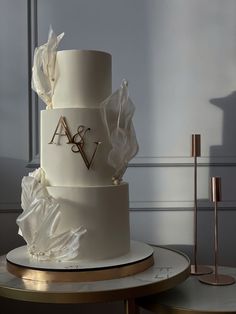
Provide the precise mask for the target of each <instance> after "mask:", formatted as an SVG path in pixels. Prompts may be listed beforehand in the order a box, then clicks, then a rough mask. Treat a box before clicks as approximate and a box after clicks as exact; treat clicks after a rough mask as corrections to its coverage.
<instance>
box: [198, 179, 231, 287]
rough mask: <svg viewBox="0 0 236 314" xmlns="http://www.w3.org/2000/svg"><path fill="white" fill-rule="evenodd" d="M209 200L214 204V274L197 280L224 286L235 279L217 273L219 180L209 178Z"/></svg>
mask: <svg viewBox="0 0 236 314" xmlns="http://www.w3.org/2000/svg"><path fill="white" fill-rule="evenodd" d="M211 200H212V202H214V264H215V265H214V273H213V274H210V275H204V276H200V277H199V280H200V281H201V282H203V283H206V284H209V285H214V286H226V285H232V284H233V283H235V279H234V278H233V277H231V276H228V275H221V274H219V273H218V251H219V245H218V208H217V203H218V202H220V201H221V178H220V177H212V178H211Z"/></svg>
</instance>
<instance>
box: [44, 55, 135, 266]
mask: <svg viewBox="0 0 236 314" xmlns="http://www.w3.org/2000/svg"><path fill="white" fill-rule="evenodd" d="M55 72H56V73H57V74H56V77H57V76H58V79H57V78H56V79H55V87H54V95H53V98H52V100H53V109H52V110H43V111H42V112H41V168H42V169H43V170H44V173H45V182H46V184H47V190H48V192H49V194H50V195H51V196H52V197H54V198H55V199H56V200H57V201H58V202H59V204H60V211H61V220H60V224H59V226H58V229H57V232H58V233H61V232H64V231H66V230H68V228H78V227H79V226H81V225H83V226H84V227H85V228H86V229H87V232H86V234H85V235H84V236H83V239H82V241H81V245H80V249H79V255H78V258H79V259H98V260H99V259H105V258H113V257H116V256H120V255H122V254H126V253H127V252H128V251H129V247H130V233H129V206H128V184H127V183H122V184H120V185H113V184H112V176H113V174H114V172H115V171H114V168H112V167H111V166H110V165H109V164H108V161H107V156H108V154H109V151H110V150H111V144H110V141H109V139H108V134H107V131H106V128H105V125H104V123H103V121H102V117H101V112H100V108H99V104H100V103H101V101H102V100H104V99H105V98H106V97H107V96H109V95H110V93H111V56H110V55H109V54H107V53H103V52H97V51H74V50H72V51H70V50H69V51H59V52H58V53H57V57H56V66H55ZM61 117H63V119H64V120H63V121H65V123H66V126H67V128H68V131H69V134H70V136H68V135H65V134H66V131H65V128H64V127H63V125H61V124H60V125H59V127H58V129H57V130H56V128H57V125H58V122H59V121H60V118H61ZM61 128H62V129H61ZM79 128H81V129H79ZM83 128H84V129H83ZM88 128H89V129H88ZM80 130H81V131H80ZM85 130H88V131H87V132H86V134H85V135H84V137H83V134H84V132H85ZM55 131H56V133H57V134H55ZM76 134H77V135H76ZM75 135H76V136H77V137H78V139H77V138H76V137H75V138H74V141H77V140H78V141H81V138H82V137H83V141H84V144H83V150H84V152H85V154H86V157H85V158H87V160H88V161H89V162H90V161H91V158H92V157H91V156H92V155H93V152H94V151H95V149H96V147H97V146H98V148H97V152H96V155H95V157H94V160H93V162H92V163H91V165H90V167H89V169H88V168H87V167H86V164H85V161H84V159H83V158H82V155H81V153H80V151H79V149H78V147H77V146H76V145H75V144H73V143H68V142H70V137H71V138H72V137H73V136H75ZM53 137H54V138H53ZM97 142H101V143H100V144H99V145H97V144H96V143H97ZM72 150H74V151H72Z"/></svg>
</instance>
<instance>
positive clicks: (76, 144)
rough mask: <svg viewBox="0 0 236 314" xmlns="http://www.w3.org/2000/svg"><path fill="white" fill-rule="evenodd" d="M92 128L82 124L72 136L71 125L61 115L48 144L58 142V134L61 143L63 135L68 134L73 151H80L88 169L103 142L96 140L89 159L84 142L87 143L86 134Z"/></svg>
mask: <svg viewBox="0 0 236 314" xmlns="http://www.w3.org/2000/svg"><path fill="white" fill-rule="evenodd" d="M90 130H91V129H90V128H86V127H85V126H84V125H80V126H79V127H78V129H77V133H75V135H73V136H72V135H71V133H70V130H69V127H68V125H67V123H66V119H65V117H62V116H61V117H60V119H59V121H58V123H57V126H56V129H55V132H54V133H53V136H52V139H51V141H50V142H49V143H48V144H56V143H55V142H54V138H55V136H56V135H57V136H58V143H59V140H60V137H61V136H66V137H67V138H68V142H67V144H73V145H72V147H71V150H72V152H73V153H80V155H81V157H82V158H83V161H84V163H85V165H86V167H87V169H90V167H91V165H92V163H93V160H94V158H95V155H96V153H97V150H98V146H99V145H100V144H101V142H99V141H97V142H94V144H95V149H94V151H93V153H92V156H91V158H90V160H89V159H88V156H87V154H86V153H85V151H84V144H85V135H86V133H87V132H88V131H90Z"/></svg>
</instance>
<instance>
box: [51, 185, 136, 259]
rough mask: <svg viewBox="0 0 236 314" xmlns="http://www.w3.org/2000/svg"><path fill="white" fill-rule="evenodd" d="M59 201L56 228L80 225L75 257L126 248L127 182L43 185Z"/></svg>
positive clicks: (120, 252)
mask: <svg viewBox="0 0 236 314" xmlns="http://www.w3.org/2000/svg"><path fill="white" fill-rule="evenodd" d="M47 190H48V192H49V194H50V195H51V196H53V197H54V198H55V199H57V201H58V202H59V203H60V211H61V220H60V224H59V226H58V229H57V232H58V233H61V232H64V231H67V230H69V229H71V228H78V227H80V226H83V227H84V228H86V230H87V232H86V233H85V234H84V235H83V237H82V239H81V245H80V248H79V254H78V257H77V259H78V260H100V259H102V260H103V259H107V258H114V257H118V256H120V255H124V254H126V253H128V252H129V250H130V227H129V192H128V184H127V183H122V184H120V185H111V186H93V187H56V186H50V187H47Z"/></svg>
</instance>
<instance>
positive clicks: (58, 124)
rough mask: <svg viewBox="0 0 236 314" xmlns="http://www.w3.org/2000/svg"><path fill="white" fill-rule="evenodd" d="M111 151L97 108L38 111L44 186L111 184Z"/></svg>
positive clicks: (112, 169) (112, 172)
mask: <svg viewBox="0 0 236 314" xmlns="http://www.w3.org/2000/svg"><path fill="white" fill-rule="evenodd" d="M110 150H111V144H110V141H109V138H108V133H107V130H106V127H105V124H104V122H103V119H102V116H101V112H100V109H99V108H64V109H53V110H42V111H41V153H40V154H41V168H42V169H43V170H44V172H45V176H46V177H45V179H46V183H47V185H50V186H99V185H111V184H112V177H113V175H114V173H115V169H114V168H112V167H111V166H110V165H109V163H108V155H109V152H110Z"/></svg>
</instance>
